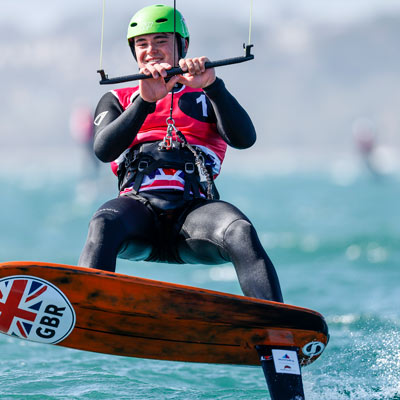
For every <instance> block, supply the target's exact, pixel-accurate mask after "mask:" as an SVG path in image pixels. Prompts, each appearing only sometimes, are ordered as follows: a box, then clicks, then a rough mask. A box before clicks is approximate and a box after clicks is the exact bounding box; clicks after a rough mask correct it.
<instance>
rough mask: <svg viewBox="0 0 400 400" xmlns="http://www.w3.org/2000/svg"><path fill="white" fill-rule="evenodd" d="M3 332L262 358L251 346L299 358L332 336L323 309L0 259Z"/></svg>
mask: <svg viewBox="0 0 400 400" xmlns="http://www.w3.org/2000/svg"><path fill="white" fill-rule="evenodd" d="M0 332H2V333H6V334H9V335H14V336H18V337H21V338H24V339H28V340H33V341H38V342H43V343H51V344H58V345H61V346H65V347H70V348H74V349H79V350H85V351H93V352H100V353H107V354H113V355H119V356H129V357H140V358H152V359H160V360H173V361H188V362H202V363H220V364H240V365H260V359H259V356H258V354H257V352H256V351H255V346H257V345H265V346H278V347H285V346H286V347H297V348H298V349H299V352H298V356H299V361H300V364H301V365H306V364H309V363H310V362H312V361H314V360H315V359H317V358H318V357H319V355H320V354H321V353H322V351H323V349H324V347H325V346H326V344H327V342H328V337H329V335H328V328H327V325H326V323H325V320H324V318H323V317H322V315H321V314H319V313H317V312H315V311H312V310H309V309H305V308H301V307H296V306H292V305H287V304H282V303H276V302H271V301H266V300H258V299H254V298H250V297H244V296H238V295H232V294H227V293H221V292H216V291H211V290H206V289H199V288H195V287H189V286H183V285H178V284H172V283H165V282H159V281H154V280H149V279H143V278H137V277H132V276H128V275H123V274H118V273H109V272H104V271H100V270H96V269H87V268H81V267H74V266H68V265H61V264H50V263H42V262H8V263H2V264H0Z"/></svg>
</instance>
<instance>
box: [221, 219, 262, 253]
mask: <svg viewBox="0 0 400 400" xmlns="http://www.w3.org/2000/svg"><path fill="white" fill-rule="evenodd" d="M255 237H257V233H256V231H255V229H254V226H253V225H252V224H251V222H250V221H248V220H246V219H242V218H240V219H237V220H235V221H233V222H232V223H230V224H229V226H227V228H226V229H225V232H224V244H225V246H227V247H228V248H229V249H235V248H236V249H237V248H242V247H243V246H247V245H250V243H252V242H253V240H254V238H255Z"/></svg>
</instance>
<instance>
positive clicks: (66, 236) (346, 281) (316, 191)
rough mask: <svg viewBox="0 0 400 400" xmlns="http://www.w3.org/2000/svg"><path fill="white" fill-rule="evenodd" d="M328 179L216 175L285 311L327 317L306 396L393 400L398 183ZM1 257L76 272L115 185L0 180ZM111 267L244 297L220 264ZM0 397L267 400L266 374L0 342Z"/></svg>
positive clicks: (398, 364)
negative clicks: (265, 260)
mask: <svg viewBox="0 0 400 400" xmlns="http://www.w3.org/2000/svg"><path fill="white" fill-rule="evenodd" d="M343 177H344V178H345V179H337V177H335V176H334V175H332V174H330V173H327V172H320V173H318V174H317V173H307V174H306V173H291V174H286V175H276V174H275V175H271V174H265V175H262V176H258V177H256V178H255V177H253V178H250V177H249V176H233V175H229V174H225V175H224V176H223V177H220V178H219V179H218V181H219V182H218V183H219V185H218V186H219V189H220V192H221V196H222V198H223V199H225V200H228V201H230V202H232V203H234V204H235V205H237V206H238V207H239V208H240V209H241V210H242V211H243V212H245V214H247V215H248V217H249V218H250V219H251V221H252V222H253V223H254V225H255V226H256V228H257V231H258V233H259V236H260V238H261V241H262V243H263V245H264V247H265V249H266V250H267V252H268V254H269V255H270V257H271V259H272V260H273V262H274V264H275V266H276V270H277V272H278V275H279V278H280V281H281V286H282V290H283V295H284V300H285V302H286V303H289V304H294V305H298V306H302V307H307V308H311V309H314V310H316V311H318V312H320V313H322V314H323V315H324V316H325V318H326V321H327V323H328V326H329V330H330V342H329V345H328V347H327V348H326V350H325V352H324V353H323V354H322V355H321V357H320V358H319V359H318V360H317V361H316V362H315V363H313V364H312V365H310V366H307V367H305V368H303V381H304V389H305V393H306V398H307V399H310V400H321V399H327V400H342V399H343V400H345V399H360V400H378V399H379V400H384V399H388V400H389V399H391V400H394V399H400V307H399V305H400V208H399V206H398V203H399V198H400V179H399V176H398V175H390V176H384V177H380V178H377V177H372V176H368V175H367V174H360V175H359V176H352V177H351V179H347V178H348V177H347V178H346V176H345V174H344V176H342V178H343ZM0 187H1V196H0V261H1V262H5V261H14V260H21V261H23V260H35V261H47V262H54V263H65V264H76V263H77V259H78V257H79V253H80V251H81V249H82V246H83V244H84V241H85V237H86V234H87V226H88V221H89V219H90V217H91V215H92V214H93V212H94V211H95V210H96V208H97V207H98V206H100V205H101V204H102V203H103V202H104V201H105V200H107V199H109V198H111V197H113V196H114V195H115V187H114V182H111V180H108V179H105V178H100V179H98V180H97V181H95V182H94V181H88V180H86V181H85V180H79V179H78V177H77V176H74V175H73V174H72V175H71V174H70V175H66V174H65V175H63V174H60V173H58V174H56V175H55V176H48V173H47V174H46V173H43V174H21V175H19V176H18V177H16V176H8V177H4V176H3V177H1V178H0ZM118 272H121V273H126V274H129V275H134V276H142V277H146V278H151V279H157V280H162V281H169V282H176V283H181V284H187V285H192V286H198V287H203V288H207V289H215V290H219V291H225V292H230V293H235V294H240V293H241V291H240V287H239V285H238V283H237V280H236V276H235V271H234V269H233V267H232V266H231V265H230V264H226V265H222V266H214V267H212V266H211V267H210V266H202V265H170V264H155V263H130V262H125V261H124V262H122V261H121V262H119V263H118ZM0 399H1V400H5V399H30V400H33V399H38V400H45V399H49V400H50V399H115V400H117V399H218V400H228V399H243V400H256V399H269V395H268V391H267V387H266V383H265V379H264V376H263V373H262V370H261V368H259V367H242V366H228V365H207V364H191V363H180V362H166V361H157V360H143V359H135V358H126V357H117V356H109V355H104V354H96V353H89V352H82V351H77V350H72V349H67V348H63V347H59V346H52V345H44V344H38V343H33V342H27V341H23V340H20V339H16V338H12V337H9V336H6V335H0Z"/></svg>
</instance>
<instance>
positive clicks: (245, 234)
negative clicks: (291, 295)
mask: <svg viewBox="0 0 400 400" xmlns="http://www.w3.org/2000/svg"><path fill="white" fill-rule="evenodd" d="M178 251H179V256H180V257H181V259H182V261H184V262H187V263H192V264H193V263H195V264H196V263H197V264H199V263H200V264H222V263H226V262H229V261H230V262H232V264H233V265H234V267H235V269H236V273H237V276H238V279H239V283H240V286H241V288H242V291H243V293H244V294H245V295H246V296H250V297H256V298H260V299H266V300H273V301H279V302H282V301H283V299H282V293H281V289H280V285H279V280H278V277H277V274H276V271H275V268H274V266H273V264H272V262H271V260H270V259H269V257H268V255H267V253H266V252H265V250H264V249H263V247H262V245H261V243H260V240H259V238H258V235H257V232H256V230H255V228H254V226H253V225H252V224H251V222H250V221H249V219H248V218H247V217H246V216H245V215H244V214H243V213H242V212H241V211H240V210H238V209H237V208H236V207H234V206H233V205H231V204H229V203H226V202H223V201H206V202H203V203H201V204H200V205H196V206H194V207H193V208H192V209H191V210H190V211H189V212H188V213H187V214H186V217H185V219H184V221H183V224H182V227H181V231H180V235H179V244H178Z"/></svg>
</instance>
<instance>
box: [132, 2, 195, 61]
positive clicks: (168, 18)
mask: <svg viewBox="0 0 400 400" xmlns="http://www.w3.org/2000/svg"><path fill="white" fill-rule="evenodd" d="M175 16H176V20H175V30H174V8H173V7H170V6H165V5H163V4H156V5H154V6H148V7H144V8H142V9H141V10H139V11H138V12H137V13H136V14H135V15H134V16H133V17H132V19H131V21H130V23H129V27H128V34H127V39H128V42H129V45H130V47H131V50H132V52H133V55H134V57H135V58H136V54H135V48H134V41H133V38H135V37H136V36H140V35H147V34H150V33H174V32H176V33H177V34H178V38H179V39H180V40H178V49H179V55H180V57H185V55H186V52H185V51H184V49H185V41H186V40H187V41H188V42H189V31H188V28H187V26H186V23H185V19H184V18H183V15H182V14H181V13H180V12H179V11H178V10H175Z"/></svg>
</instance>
